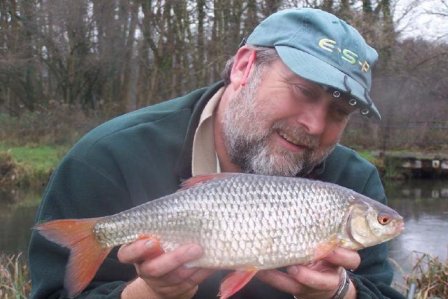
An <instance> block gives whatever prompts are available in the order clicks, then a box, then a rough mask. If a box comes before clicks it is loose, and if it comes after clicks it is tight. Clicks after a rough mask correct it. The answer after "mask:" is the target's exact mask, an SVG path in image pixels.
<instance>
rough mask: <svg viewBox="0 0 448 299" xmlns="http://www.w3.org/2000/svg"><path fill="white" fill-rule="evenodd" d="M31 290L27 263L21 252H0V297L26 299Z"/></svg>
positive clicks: (1, 298) (0, 298)
mask: <svg viewBox="0 0 448 299" xmlns="http://www.w3.org/2000/svg"><path fill="white" fill-rule="evenodd" d="M30 291H31V280H30V278H29V271H28V265H27V264H26V262H25V259H24V257H23V255H22V254H15V255H4V254H0V299H27V298H29V295H30Z"/></svg>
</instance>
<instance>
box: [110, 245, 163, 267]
mask: <svg viewBox="0 0 448 299" xmlns="http://www.w3.org/2000/svg"><path fill="white" fill-rule="evenodd" d="M162 253H163V250H162V248H161V247H160V243H159V242H158V241H157V240H154V239H140V240H137V241H135V242H133V243H131V244H126V245H123V246H121V247H120V249H119V250H118V253H117V256H118V259H119V260H120V262H122V263H125V264H135V263H140V262H142V261H144V260H145V259H149V258H155V257H157V256H159V255H161V254H162Z"/></svg>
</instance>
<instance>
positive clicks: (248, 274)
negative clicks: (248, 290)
mask: <svg viewBox="0 0 448 299" xmlns="http://www.w3.org/2000/svg"><path fill="white" fill-rule="evenodd" d="M255 274H257V270H256V269H252V270H246V271H244V270H237V271H235V272H232V273H229V274H228V275H227V276H226V277H225V278H224V281H223V282H222V283H221V286H220V288H219V294H218V296H219V297H220V299H227V298H230V296H232V295H234V294H235V293H236V292H238V291H239V290H241V289H242V288H243V287H244V286H245V285H246V284H248V283H249V281H251V279H252V278H253V277H254V276H255Z"/></svg>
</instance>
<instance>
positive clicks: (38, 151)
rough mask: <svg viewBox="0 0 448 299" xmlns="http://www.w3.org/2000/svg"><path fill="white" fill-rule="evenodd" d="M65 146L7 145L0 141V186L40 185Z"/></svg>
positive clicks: (47, 176) (9, 187) (7, 187)
mask: <svg viewBox="0 0 448 299" xmlns="http://www.w3.org/2000/svg"><path fill="white" fill-rule="evenodd" d="M66 151H67V146H45V145H44V146H29V145H25V146H8V145H6V144H4V143H0V187H1V188H3V189H14V188H16V187H21V188H24V187H38V188H39V187H41V186H43V185H44V184H45V183H46V182H47V181H48V178H49V177H50V174H51V172H52V171H53V169H54V168H55V167H56V165H57V164H58V162H59V160H60V158H61V157H62V155H63V154H65V152H66Z"/></svg>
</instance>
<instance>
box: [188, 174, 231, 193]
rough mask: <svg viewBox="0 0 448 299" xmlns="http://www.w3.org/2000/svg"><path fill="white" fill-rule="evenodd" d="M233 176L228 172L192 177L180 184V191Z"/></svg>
mask: <svg viewBox="0 0 448 299" xmlns="http://www.w3.org/2000/svg"><path fill="white" fill-rule="evenodd" d="M232 175H235V174H234V173H230V172H225V173H224V172H223V173H211V174H204V175H197V176H194V177H191V178H189V179H188V180H185V181H184V182H182V184H181V189H180V190H185V189H188V188H191V187H193V186H196V185H199V184H202V183H205V182H208V181H211V180H215V179H221V178H225V177H228V176H232Z"/></svg>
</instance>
